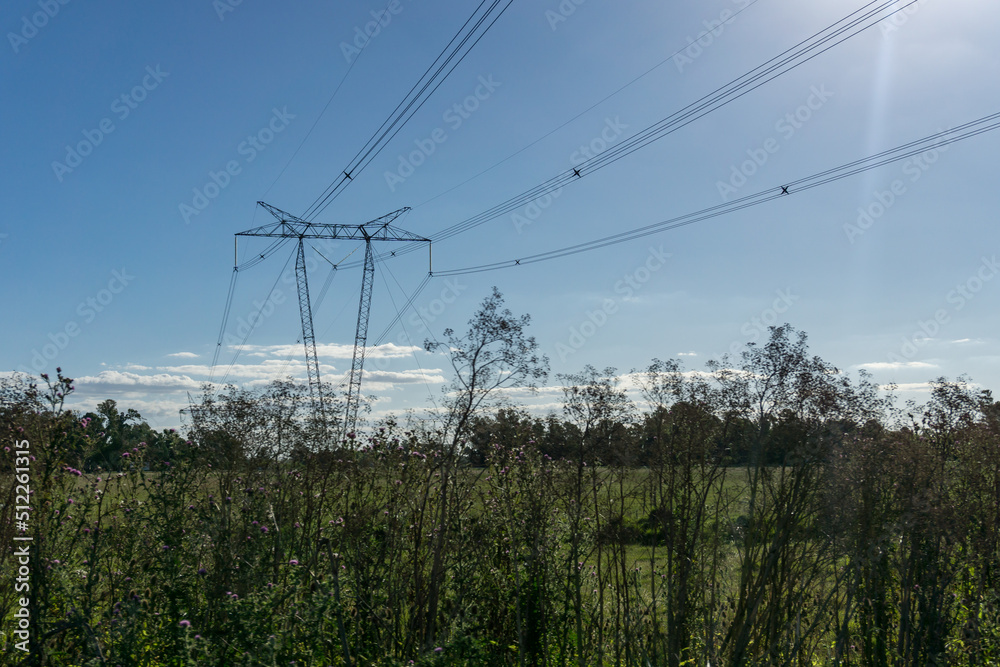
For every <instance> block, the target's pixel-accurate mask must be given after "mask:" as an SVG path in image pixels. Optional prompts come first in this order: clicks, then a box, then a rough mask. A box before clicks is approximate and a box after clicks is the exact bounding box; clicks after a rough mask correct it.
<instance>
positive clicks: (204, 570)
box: [198, 567, 208, 577]
mask: <svg viewBox="0 0 1000 667" xmlns="http://www.w3.org/2000/svg"><path fill="white" fill-rule="evenodd" d="M198 574H199V575H201V576H203V577H204V576H205V575H206V574H208V570H206V569H205V568H203V567H200V568H198Z"/></svg>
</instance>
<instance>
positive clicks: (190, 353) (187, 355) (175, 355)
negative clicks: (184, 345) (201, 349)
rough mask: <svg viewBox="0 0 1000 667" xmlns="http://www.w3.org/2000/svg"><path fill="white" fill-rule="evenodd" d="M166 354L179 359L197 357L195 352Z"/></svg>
mask: <svg viewBox="0 0 1000 667" xmlns="http://www.w3.org/2000/svg"><path fill="white" fill-rule="evenodd" d="M167 356H168V357H179V358H181V359H197V358H198V355H197V354H195V353H194V352H174V353H172V354H168V355H167Z"/></svg>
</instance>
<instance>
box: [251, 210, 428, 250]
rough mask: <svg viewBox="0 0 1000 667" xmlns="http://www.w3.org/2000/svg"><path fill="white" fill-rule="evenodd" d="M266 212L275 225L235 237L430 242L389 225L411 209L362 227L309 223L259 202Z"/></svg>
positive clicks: (388, 214) (395, 212)
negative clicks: (272, 217) (272, 218)
mask: <svg viewBox="0 0 1000 667" xmlns="http://www.w3.org/2000/svg"><path fill="white" fill-rule="evenodd" d="M257 203H258V204H259V205H260V206H261V207H262V208H263V209H265V210H266V211H267V212H268V213H270V214H271V215H272V216H274V218H275V220H276V222H273V223H270V224H267V225H262V226H260V227H255V228H253V229H248V230H246V231H243V232H239V233H237V234H236V236H257V237H271V238H298V239H345V240H349V241H413V242H429V239H426V238H424V237H422V236H418V235H417V234H413V233H411V232H408V231H406V230H402V229H398V228H396V227H392V226H391V225H390V224H389V223H391V222H392V221H393V220H395V219H396V218H398V217H399V216H401V215H402V214H404V213H406V212H407V211H409V210H410V209H409V207H405V208H401V209H399V210H398V211H393V212H392V213H387V214H386V215H383V216H382V217H380V218H376V219H375V220H371V221H370V222H366V223H364V224H362V225H340V224H323V223H316V222H308V221H306V220H303V219H302V218H299V217H298V216H294V215H292V214H291V213H287V212H285V211H282V210H281V209H280V208H277V207H274V206H271V205H270V204H267V203H265V202H257Z"/></svg>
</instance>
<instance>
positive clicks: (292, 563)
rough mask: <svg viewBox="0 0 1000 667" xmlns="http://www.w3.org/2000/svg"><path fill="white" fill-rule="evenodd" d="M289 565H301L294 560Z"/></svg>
mask: <svg viewBox="0 0 1000 667" xmlns="http://www.w3.org/2000/svg"><path fill="white" fill-rule="evenodd" d="M288 564H289V565H298V564H299V561H297V560H295V559H294V558H293V559H292V560H290V561H288Z"/></svg>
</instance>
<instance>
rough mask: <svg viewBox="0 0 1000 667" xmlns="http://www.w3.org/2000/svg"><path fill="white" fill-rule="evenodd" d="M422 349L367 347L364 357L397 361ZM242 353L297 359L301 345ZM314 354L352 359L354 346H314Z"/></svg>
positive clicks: (250, 347) (249, 347)
mask: <svg viewBox="0 0 1000 667" xmlns="http://www.w3.org/2000/svg"><path fill="white" fill-rule="evenodd" d="M422 349H423V348H420V347H416V346H414V345H396V344H395V343H386V344H384V345H378V346H368V347H367V348H366V349H365V357H366V358H368V359H398V358H400V357H406V356H409V355H410V354H413V353H414V352H418V351H420V350H422ZM243 353H244V354H249V355H250V356H255V357H267V356H274V357H299V356H302V355H303V352H302V346H301V345H245V346H244V347H243ZM316 354H317V355H318V356H320V357H330V358H333V359H353V358H354V346H353V345H342V344H340V343H327V344H322V345H317V346H316Z"/></svg>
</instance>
